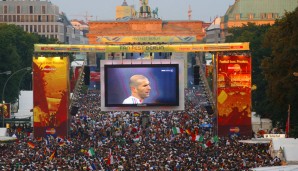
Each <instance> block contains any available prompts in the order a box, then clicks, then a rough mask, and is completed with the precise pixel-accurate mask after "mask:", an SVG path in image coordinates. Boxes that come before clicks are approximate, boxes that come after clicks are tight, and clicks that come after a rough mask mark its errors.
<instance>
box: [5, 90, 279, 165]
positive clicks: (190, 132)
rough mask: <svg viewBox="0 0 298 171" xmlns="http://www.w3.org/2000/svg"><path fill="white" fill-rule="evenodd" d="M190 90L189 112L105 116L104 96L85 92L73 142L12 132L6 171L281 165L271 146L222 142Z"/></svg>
mask: <svg viewBox="0 0 298 171" xmlns="http://www.w3.org/2000/svg"><path fill="white" fill-rule="evenodd" d="M200 91H201V90H200V88H199V87H196V88H191V89H186V90H185V97H186V98H185V111H151V112H148V113H138V112H133V111H126V112H118V111H114V112H103V111H101V110H100V100H101V98H100V92H99V91H87V93H80V94H79V95H78V98H77V99H76V101H77V102H78V104H79V105H80V108H79V110H78V113H77V114H76V115H75V116H71V117H72V118H71V125H70V134H69V137H47V138H40V139H34V138H33V136H32V134H30V133H24V131H27V132H30V129H23V130H20V129H17V128H16V127H12V128H11V130H10V133H11V135H14V136H17V137H18V141H17V142H14V143H7V144H1V145H0V168H1V169H2V170H105V171H114V170H142V171H145V170H148V171H149V170H156V171H157V170H158V171H168V170H171V171H174V170H176V171H180V170H191V171H209V170H212V171H215V170H224V171H226V170H235V171H236V170H249V168H255V167H262V166H276V165H280V159H278V158H272V157H271V156H270V155H269V154H268V146H269V144H245V143H241V142H239V140H240V139H245V137H235V136H233V137H217V136H216V135H215V133H214V132H213V129H212V127H202V125H213V124H214V122H215V121H216V118H215V116H214V115H213V114H208V112H207V111H206V109H205V108H204V105H201V104H202V103H201V99H200V98H199V97H198V95H199V94H200V93H201V92H200Z"/></svg>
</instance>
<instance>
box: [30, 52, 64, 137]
mask: <svg viewBox="0 0 298 171" xmlns="http://www.w3.org/2000/svg"><path fill="white" fill-rule="evenodd" d="M33 106H34V108H33V115H34V121H33V122H34V136H35V138H39V137H46V136H49V135H51V136H54V137H56V136H61V137H66V136H67V131H68V106H69V60H68V58H67V57H34V58H33Z"/></svg>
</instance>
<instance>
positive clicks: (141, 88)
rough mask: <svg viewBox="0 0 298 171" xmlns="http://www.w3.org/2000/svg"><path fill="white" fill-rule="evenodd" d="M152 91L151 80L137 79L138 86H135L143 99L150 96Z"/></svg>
mask: <svg viewBox="0 0 298 171" xmlns="http://www.w3.org/2000/svg"><path fill="white" fill-rule="evenodd" d="M150 91H151V87H150V82H149V80H148V79H139V80H137V86H136V87H135V92H136V93H137V94H138V96H139V97H140V98H142V99H145V98H147V97H149V95H150Z"/></svg>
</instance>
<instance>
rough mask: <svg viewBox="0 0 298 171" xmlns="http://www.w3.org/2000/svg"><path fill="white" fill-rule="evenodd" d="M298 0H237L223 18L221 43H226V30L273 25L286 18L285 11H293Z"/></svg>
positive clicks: (297, 4)
mask: <svg viewBox="0 0 298 171" xmlns="http://www.w3.org/2000/svg"><path fill="white" fill-rule="evenodd" d="M297 6H298V0H235V3H234V4H233V5H231V6H230V7H229V8H228V10H227V11H226V13H225V15H224V16H223V17H221V23H220V28H221V29H222V30H225V31H223V32H222V34H221V42H224V41H225V38H224V37H225V36H226V34H227V32H226V29H227V28H230V27H241V26H242V25H243V24H247V23H255V24H256V25H262V24H273V23H274V22H275V20H276V19H278V18H281V17H282V16H284V13H285V11H289V12H290V11H293V10H294V9H295V8H296V7H297Z"/></svg>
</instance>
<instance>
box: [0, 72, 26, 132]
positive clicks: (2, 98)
mask: <svg viewBox="0 0 298 171" xmlns="http://www.w3.org/2000/svg"><path fill="white" fill-rule="evenodd" d="M24 70H26V71H29V70H31V67H26V68H22V69H19V70H17V71H15V72H14V73H13V74H11V75H10V76H9V77H8V78H7V80H6V82H5V84H4V87H3V91H2V96H1V101H2V103H3V104H4V103H5V101H4V92H5V88H6V85H7V83H8V81H9V80H10V78H11V77H12V76H14V75H15V74H17V73H19V72H21V71H24ZM6 72H8V73H9V72H10V73H11V71H6ZM3 106H4V105H2V126H3V127H4V111H3Z"/></svg>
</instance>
